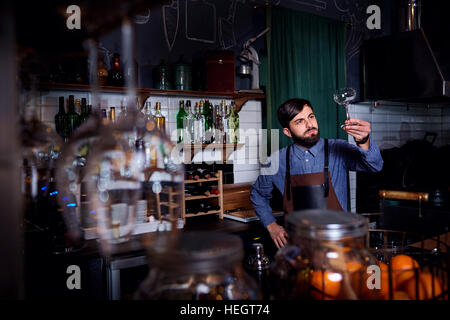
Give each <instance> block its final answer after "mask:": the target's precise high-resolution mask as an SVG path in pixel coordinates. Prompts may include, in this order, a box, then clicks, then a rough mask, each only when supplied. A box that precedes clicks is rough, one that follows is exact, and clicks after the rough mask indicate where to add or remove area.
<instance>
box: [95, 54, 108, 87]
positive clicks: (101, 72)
mask: <svg viewBox="0 0 450 320" xmlns="http://www.w3.org/2000/svg"><path fill="white" fill-rule="evenodd" d="M97 69H98V70H97V76H98V84H99V85H100V86H104V85H106V82H107V81H108V70H106V68H105V63H104V61H103V58H102V57H99V58H98V68H97Z"/></svg>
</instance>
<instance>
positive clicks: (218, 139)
mask: <svg viewBox="0 0 450 320" xmlns="http://www.w3.org/2000/svg"><path fill="white" fill-rule="evenodd" d="M213 131H214V137H213V140H214V143H222V141H223V122H222V116H221V114H220V106H219V105H215V106H214V130H213Z"/></svg>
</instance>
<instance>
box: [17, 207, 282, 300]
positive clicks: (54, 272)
mask: <svg viewBox="0 0 450 320" xmlns="http://www.w3.org/2000/svg"><path fill="white" fill-rule="evenodd" d="M280 223H281V222H280ZM182 230H183V231H192V232H197V231H198V232H200V231H203V230H208V231H217V232H223V233H231V234H235V235H238V236H240V238H241V239H242V242H243V247H244V252H245V257H247V256H248V254H250V253H252V250H253V248H252V244H253V243H255V242H260V243H263V245H264V247H265V252H266V254H267V255H269V256H270V257H272V256H273V255H274V254H275V252H276V247H275V245H274V244H273V242H272V240H271V239H270V236H269V234H268V232H267V231H266V230H265V229H264V227H263V225H262V224H261V222H260V221H252V222H248V223H243V222H239V221H235V220H230V219H226V218H225V219H219V217H218V216H217V215H209V216H199V217H192V218H188V219H187V220H186V224H185V226H184V228H183V229H182ZM164 232H168V231H164ZM160 233H161V232H151V233H146V234H141V235H136V236H133V237H132V238H131V239H130V240H129V241H127V242H125V243H122V244H119V245H115V246H114V249H113V251H112V252H111V254H110V255H109V256H106V255H104V254H102V252H101V247H100V243H99V241H97V240H95V239H94V240H86V241H84V242H83V244H82V246H81V247H80V248H78V249H74V250H73V251H70V252H66V253H60V254H55V253H52V252H51V250H50V248H49V246H48V243H49V242H48V235H47V234H46V232H45V231H43V230H38V229H36V228H33V227H27V231H26V232H25V237H26V239H25V242H26V250H25V252H26V266H27V268H26V278H27V283H28V285H29V288H28V289H29V292H28V294H29V296H30V298H42V297H44V298H54V297H70V298H81V299H100V300H104V299H113V300H114V299H131V298H132V296H131V294H132V292H134V290H135V288H136V287H137V285H138V283H139V282H140V281H142V280H143V278H145V276H146V274H147V273H148V264H147V257H146V250H145V247H146V245H151V243H152V240H154V238H155V237H157V236H158V234H160ZM71 265H76V266H79V267H80V270H81V275H82V277H81V279H82V280H81V282H82V286H81V287H82V288H81V290H68V289H67V287H66V281H67V277H68V276H69V275H68V271H67V268H68V266H71ZM130 278H132V279H130ZM127 286H129V287H127Z"/></svg>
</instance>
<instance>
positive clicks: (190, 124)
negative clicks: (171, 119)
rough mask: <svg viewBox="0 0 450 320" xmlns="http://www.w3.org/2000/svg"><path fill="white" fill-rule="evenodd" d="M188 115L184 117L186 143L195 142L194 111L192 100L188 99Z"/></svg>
mask: <svg viewBox="0 0 450 320" xmlns="http://www.w3.org/2000/svg"><path fill="white" fill-rule="evenodd" d="M185 108H186V117H185V118H184V119H183V128H184V133H183V137H184V143H186V144H192V143H194V120H195V117H194V113H193V112H192V109H191V100H186V106H185Z"/></svg>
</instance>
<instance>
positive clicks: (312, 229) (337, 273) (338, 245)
mask: <svg viewBox="0 0 450 320" xmlns="http://www.w3.org/2000/svg"><path fill="white" fill-rule="evenodd" d="M285 221H286V230H287V232H288V234H289V243H288V244H287V245H286V246H285V247H284V248H282V249H280V250H279V251H278V252H277V254H276V256H275V261H274V263H273V264H272V267H271V275H272V277H273V280H274V283H273V288H274V290H273V291H274V297H275V298H280V299H320V300H334V299H349V300H354V299H377V298H378V295H379V292H380V290H379V288H377V284H378V283H379V282H377V280H379V279H376V276H377V274H375V273H376V271H377V270H376V266H377V264H376V260H375V259H374V258H373V257H372V256H371V255H370V253H369V251H368V250H367V249H366V248H365V239H366V237H367V234H368V220H367V219H366V218H365V217H363V216H361V215H358V214H354V213H348V212H341V211H331V210H302V211H297V212H294V213H291V214H289V215H287V216H286V219H285ZM371 266H372V267H371ZM378 276H379V274H378Z"/></svg>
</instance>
